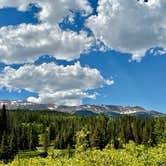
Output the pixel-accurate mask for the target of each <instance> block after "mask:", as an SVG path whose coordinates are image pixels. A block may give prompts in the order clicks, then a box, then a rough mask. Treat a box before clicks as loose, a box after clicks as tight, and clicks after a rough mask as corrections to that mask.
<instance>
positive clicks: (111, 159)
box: [0, 142, 166, 166]
mask: <svg viewBox="0 0 166 166" xmlns="http://www.w3.org/2000/svg"><path fill="white" fill-rule="evenodd" d="M36 153H37V152H36ZM29 155H31V158H29ZM0 165H4V164H0ZM43 165H45V166H165V165H166V144H160V145H158V146H156V147H145V146H144V145H137V146H136V145H135V143H134V142H130V143H128V144H126V145H124V147H123V149H118V150H117V149H114V148H112V147H109V146H107V147H106V148H105V149H103V150H102V151H101V150H97V149H87V150H83V149H82V148H79V149H76V150H75V151H74V152H70V151H68V150H50V151H49V155H48V157H47V158H42V157H36V156H35V155H34V157H32V154H31V153H29V154H26V152H24V153H22V154H18V155H17V156H16V157H15V159H14V161H12V162H11V163H8V164H7V166H43Z"/></svg>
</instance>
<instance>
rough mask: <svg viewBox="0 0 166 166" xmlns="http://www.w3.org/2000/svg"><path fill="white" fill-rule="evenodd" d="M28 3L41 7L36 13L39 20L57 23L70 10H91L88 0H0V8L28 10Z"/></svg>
mask: <svg viewBox="0 0 166 166" xmlns="http://www.w3.org/2000/svg"><path fill="white" fill-rule="evenodd" d="M29 4H35V5H36V6H37V7H39V8H41V11H40V12H39V13H38V14H37V17H38V19H39V20H40V21H41V22H47V23H48V22H49V23H53V24H57V23H59V22H60V21H62V19H63V17H65V16H66V15H69V14H70V10H80V11H82V13H83V14H84V15H88V14H90V13H91V12H92V8H91V6H90V4H89V2H88V0H81V1H78V0H26V1H24V0H0V8H5V7H14V8H17V9H18V10H20V11H26V10H28V7H29Z"/></svg>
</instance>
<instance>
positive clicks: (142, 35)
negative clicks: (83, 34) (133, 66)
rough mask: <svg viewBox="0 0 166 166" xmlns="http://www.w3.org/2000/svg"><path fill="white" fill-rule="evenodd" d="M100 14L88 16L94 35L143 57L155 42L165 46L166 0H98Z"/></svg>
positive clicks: (116, 48)
mask: <svg viewBox="0 0 166 166" xmlns="http://www.w3.org/2000/svg"><path fill="white" fill-rule="evenodd" d="M98 5H99V6H98V8H97V11H98V15H97V16H91V17H90V18H89V19H88V20H87V26H88V27H89V28H90V29H91V30H92V31H93V33H94V35H95V37H96V38H97V39H100V40H101V41H103V42H104V43H105V45H106V46H107V47H109V48H112V49H114V50H118V51H121V52H127V53H132V54H133V56H132V59H133V60H137V61H140V60H141V58H142V57H143V56H144V55H145V52H146V51H147V50H148V49H150V48H152V47H156V46H160V47H163V48H165V47H166V17H165V15H166V1H163V0H149V1H148V2H146V3H145V2H144V0H140V1H139V2H138V1H137V0H99V2H98Z"/></svg>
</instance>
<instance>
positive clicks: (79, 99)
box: [0, 0, 166, 113]
mask: <svg viewBox="0 0 166 166" xmlns="http://www.w3.org/2000/svg"><path fill="white" fill-rule="evenodd" d="M165 15H166V2H164V1H163V0H149V1H148V2H144V0H140V1H137V0H125V1H124V0H80V1H78V0H56V1H52V0H45V1H40V0H26V1H22V0H5V1H4V0H0V100H4V99H8V100H27V101H30V102H36V103H55V104H57V105H80V104H108V105H132V106H135V105H136V106H142V107H144V108H146V109H149V110H157V111H161V112H165V113H166V104H165V98H166V74H165V68H166V18H165V17H164V16H165Z"/></svg>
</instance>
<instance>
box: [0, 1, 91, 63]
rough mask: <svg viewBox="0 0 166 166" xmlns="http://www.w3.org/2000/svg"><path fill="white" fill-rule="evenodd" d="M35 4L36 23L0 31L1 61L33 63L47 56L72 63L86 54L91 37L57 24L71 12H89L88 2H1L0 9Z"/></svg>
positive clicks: (9, 27) (21, 8)
mask: <svg viewBox="0 0 166 166" xmlns="http://www.w3.org/2000/svg"><path fill="white" fill-rule="evenodd" d="M30 4H34V5H36V6H37V7H39V8H40V9H41V10H40V11H39V12H38V13H37V14H36V17H37V18H38V20H39V23H38V24H35V25H31V24H21V25H18V26H4V27H1V28H0V62H4V63H24V62H34V61H35V60H36V59H37V58H38V57H40V56H42V55H44V54H49V55H52V56H54V57H55V58H57V59H64V60H73V59H76V58H78V57H79V56H80V54H81V53H83V52H84V51H87V50H88V49H89V48H90V46H91V44H92V43H93V42H94V40H93V38H92V37H88V35H87V33H86V32H84V31H81V32H80V33H79V34H78V33H76V32H71V31H63V30H62V29H60V27H59V23H60V22H61V21H62V20H63V19H64V17H65V16H67V15H70V14H71V15H72V14H73V13H71V11H70V10H79V11H80V12H81V13H82V15H88V14H90V13H91V12H92V9H91V6H90V5H89V3H88V1H87V0H82V1H77V0H56V1H53V0H45V1H40V0H26V1H23V0H6V1H4V0H0V8H1V9H2V8H5V7H15V8H17V9H18V10H20V11H26V10H28V7H29V5H30Z"/></svg>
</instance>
